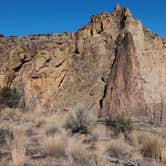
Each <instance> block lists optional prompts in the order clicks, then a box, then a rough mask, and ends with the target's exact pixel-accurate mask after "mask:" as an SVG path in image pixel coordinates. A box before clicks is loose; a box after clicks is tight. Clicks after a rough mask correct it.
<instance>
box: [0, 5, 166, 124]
mask: <svg viewBox="0 0 166 166" xmlns="http://www.w3.org/2000/svg"><path fill="white" fill-rule="evenodd" d="M4 86H11V87H16V88H17V89H18V90H19V92H20V93H21V95H22V99H21V101H20V107H22V108H23V109H24V110H41V111H44V112H45V111H49V110H51V111H58V110H62V111H63V110H71V109H72V108H73V106H74V105H76V104H77V103H82V104H84V105H86V107H88V108H89V110H90V111H95V112H97V113H98V114H99V115H107V114H111V115H119V114H125V115H131V116H135V117H137V118H139V117H140V118H142V117H143V118H145V119H148V120H152V119H153V120H155V121H157V122H158V121H162V120H163V119H164V117H165V112H164V107H165V104H166V39H164V38H161V37H160V36H158V35H156V34H153V33H151V32H150V31H148V30H147V29H145V28H144V27H143V26H142V24H141V22H140V21H139V20H136V19H134V18H133V17H132V15H131V13H130V11H129V9H127V8H121V7H120V6H117V7H116V8H115V9H114V11H113V12H112V13H102V14H100V15H95V16H92V17H91V21H90V23H89V24H88V25H86V26H85V27H83V28H82V29H79V30H78V31H77V32H76V33H64V34H46V35H32V36H27V37H8V38H5V37H3V36H2V37H0V87H4Z"/></svg>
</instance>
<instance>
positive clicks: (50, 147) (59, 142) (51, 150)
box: [42, 135, 67, 157]
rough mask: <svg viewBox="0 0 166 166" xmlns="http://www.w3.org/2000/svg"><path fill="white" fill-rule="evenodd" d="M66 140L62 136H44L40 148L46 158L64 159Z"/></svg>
mask: <svg viewBox="0 0 166 166" xmlns="http://www.w3.org/2000/svg"><path fill="white" fill-rule="evenodd" d="M66 139H67V138H65V136H64V135H50V136H45V137H44V138H43V140H42V146H43V148H44V150H45V153H46V154H47V155H48V156H54V157H65V156H66V146H67V140H66Z"/></svg>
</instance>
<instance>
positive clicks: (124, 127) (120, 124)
mask: <svg viewBox="0 0 166 166" xmlns="http://www.w3.org/2000/svg"><path fill="white" fill-rule="evenodd" d="M106 126H107V127H111V128H112V129H113V130H114V131H115V132H116V133H121V132H122V133H126V132H129V131H131V130H133V123H132V121H131V120H130V119H126V118H124V117H120V116H119V117H116V118H113V117H107V118H106Z"/></svg>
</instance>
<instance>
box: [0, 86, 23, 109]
mask: <svg viewBox="0 0 166 166" xmlns="http://www.w3.org/2000/svg"><path fill="white" fill-rule="evenodd" d="M19 101H20V94H19V93H18V91H17V89H16V88H9V87H3V88H1V89H0V105H1V106H2V105H3V106H5V107H10V108H16V107H17V106H18V104H19Z"/></svg>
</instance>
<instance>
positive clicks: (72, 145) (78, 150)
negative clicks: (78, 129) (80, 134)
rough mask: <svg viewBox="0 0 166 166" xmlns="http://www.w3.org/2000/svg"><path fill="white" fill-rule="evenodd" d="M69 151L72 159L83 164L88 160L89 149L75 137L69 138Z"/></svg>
mask: <svg viewBox="0 0 166 166" xmlns="http://www.w3.org/2000/svg"><path fill="white" fill-rule="evenodd" d="M67 153H68V157H69V158H70V160H73V161H74V162H77V163H79V164H81V163H84V162H86V161H87V156H88V151H87V150H86V147H85V145H84V144H82V143H81V142H80V141H78V140H76V139H74V138H71V139H70V140H69V146H68V149H67Z"/></svg>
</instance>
